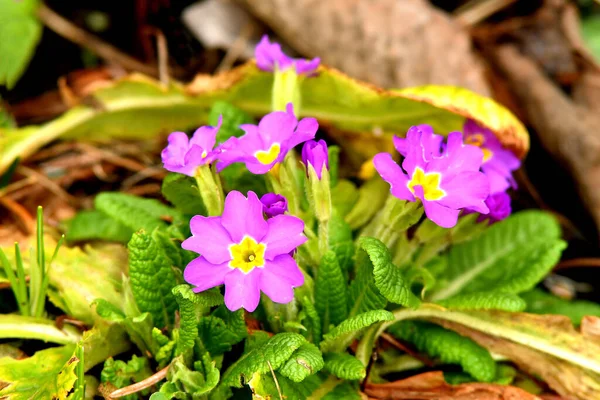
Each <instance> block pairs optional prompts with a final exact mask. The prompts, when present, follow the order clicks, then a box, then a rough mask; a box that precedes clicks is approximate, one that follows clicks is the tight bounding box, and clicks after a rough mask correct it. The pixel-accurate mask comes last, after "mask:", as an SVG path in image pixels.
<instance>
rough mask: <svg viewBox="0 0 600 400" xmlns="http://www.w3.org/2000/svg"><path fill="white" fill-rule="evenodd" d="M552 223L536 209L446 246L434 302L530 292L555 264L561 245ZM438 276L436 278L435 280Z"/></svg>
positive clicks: (557, 228) (554, 223) (550, 217)
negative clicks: (473, 295) (474, 295)
mask: <svg viewBox="0 0 600 400" xmlns="http://www.w3.org/2000/svg"><path fill="white" fill-rule="evenodd" d="M559 238H560V226H559V225H558V222H557V221H556V220H555V219H554V218H553V217H552V216H551V215H550V214H547V213H544V212H542V211H533V210H532V211H523V212H519V213H517V214H514V215H512V216H511V217H509V218H507V219H506V220H504V221H502V222H499V223H497V224H494V225H493V226H491V227H490V228H489V229H487V230H486V231H485V232H484V233H482V234H481V235H479V236H477V237H476V238H475V239H473V240H471V241H468V242H465V243H462V244H459V245H456V246H454V247H452V249H451V250H450V252H449V254H448V256H447V258H448V264H447V265H448V266H447V268H446V270H445V271H444V273H443V275H442V278H443V280H446V281H447V285H446V286H445V287H443V288H441V290H439V291H437V292H436V293H435V294H434V295H433V299H434V300H441V299H446V298H449V297H451V296H454V295H457V294H466V293H476V292H491V291H496V292H503V293H514V294H518V293H520V292H524V291H526V290H530V289H531V288H533V287H534V286H535V285H536V284H537V283H538V282H539V281H540V280H541V279H542V278H543V277H544V276H545V275H546V274H547V273H548V271H550V269H551V268H552V267H553V266H554V265H555V264H556V262H557V261H558V260H559V258H560V254H561V252H562V250H563V249H564V247H565V243H564V242H563V241H561V240H560V239H559ZM438 278H439V277H438Z"/></svg>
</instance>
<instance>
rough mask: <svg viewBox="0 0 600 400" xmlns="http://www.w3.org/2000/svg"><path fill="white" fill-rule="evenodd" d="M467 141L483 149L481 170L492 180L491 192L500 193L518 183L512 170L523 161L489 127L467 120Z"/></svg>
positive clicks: (514, 186)
mask: <svg viewBox="0 0 600 400" xmlns="http://www.w3.org/2000/svg"><path fill="white" fill-rule="evenodd" d="M463 130H464V133H465V138H464V140H465V143H466V144H470V145H474V146H478V147H480V148H481V150H482V151H483V164H482V166H481V170H482V171H483V173H484V174H486V175H487V177H488V178H489V180H490V193H492V194H494V193H500V192H504V191H506V190H507V189H508V188H509V187H512V188H513V189H514V188H516V187H517V184H516V182H515V180H514V178H513V176H512V171H514V170H516V169H518V168H519V167H520V166H521V161H519V159H518V158H517V156H515V155H514V154H513V153H512V152H511V151H510V150H506V149H505V148H503V147H502V143H500V141H499V140H498V138H496V136H495V135H494V134H493V133H492V131H490V130H489V129H486V128H483V127H481V126H479V125H477V123H476V122H474V121H472V120H467V121H466V122H465V125H464V127H463Z"/></svg>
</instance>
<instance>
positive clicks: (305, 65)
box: [294, 57, 321, 76]
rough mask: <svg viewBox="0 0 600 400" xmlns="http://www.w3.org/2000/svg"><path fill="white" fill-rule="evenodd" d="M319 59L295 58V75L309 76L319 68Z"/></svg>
mask: <svg viewBox="0 0 600 400" xmlns="http://www.w3.org/2000/svg"><path fill="white" fill-rule="evenodd" d="M320 63H321V59H320V58H319V57H317V58H313V59H312V60H306V59H304V58H297V59H295V60H294V64H295V65H296V73H297V74H299V75H300V74H303V75H307V76H311V75H313V74H314V72H315V71H316V70H317V68H319V64H320Z"/></svg>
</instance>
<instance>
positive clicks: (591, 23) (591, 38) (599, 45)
mask: <svg viewBox="0 0 600 400" xmlns="http://www.w3.org/2000/svg"><path fill="white" fill-rule="evenodd" d="M599 33H600V16H599V15H597V14H592V15H588V16H587V17H585V18H584V19H583V20H582V21H581V34H582V36H583V39H584V40H585V43H586V44H587V46H588V48H589V49H590V50H591V52H592V54H593V55H594V57H595V58H596V60H600V35H599Z"/></svg>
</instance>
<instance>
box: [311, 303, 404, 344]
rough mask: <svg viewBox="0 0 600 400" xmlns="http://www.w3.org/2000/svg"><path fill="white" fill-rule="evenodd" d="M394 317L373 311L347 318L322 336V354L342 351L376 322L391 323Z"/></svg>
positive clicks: (386, 312) (389, 313) (387, 312)
mask: <svg viewBox="0 0 600 400" xmlns="http://www.w3.org/2000/svg"><path fill="white" fill-rule="evenodd" d="M392 319H394V315H393V314H392V313H391V312H389V311H386V310H373V311H367V312H365V313H362V314H359V315H357V316H355V317H352V318H348V319H347V320H345V321H344V322H342V323H341V324H339V325H338V326H336V327H335V328H333V329H332V330H331V331H330V332H329V333H327V334H326V335H324V336H323V341H322V342H321V350H322V351H323V352H330V351H343V350H345V349H346V347H348V346H349V345H350V343H351V342H352V340H353V339H354V338H355V337H356V336H357V335H359V334H360V333H361V331H362V330H363V329H364V328H366V327H368V326H370V325H372V324H374V323H377V322H382V321H391V320H392Z"/></svg>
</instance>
